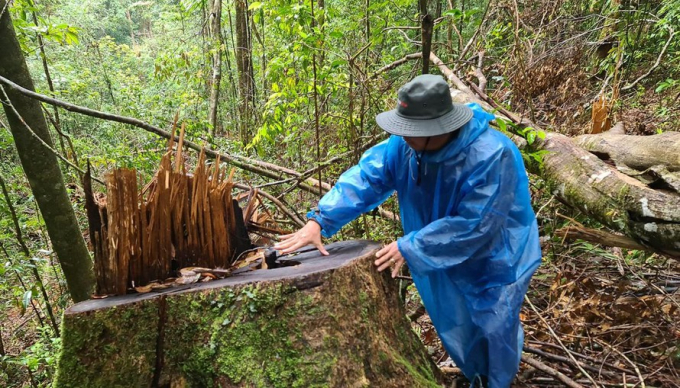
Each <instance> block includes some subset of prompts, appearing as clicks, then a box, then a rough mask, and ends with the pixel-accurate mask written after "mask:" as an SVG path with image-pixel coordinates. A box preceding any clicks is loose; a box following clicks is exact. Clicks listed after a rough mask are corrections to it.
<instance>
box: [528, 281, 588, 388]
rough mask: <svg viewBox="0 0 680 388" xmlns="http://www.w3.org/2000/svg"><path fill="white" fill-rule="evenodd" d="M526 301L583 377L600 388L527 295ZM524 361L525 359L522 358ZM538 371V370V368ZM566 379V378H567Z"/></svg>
mask: <svg viewBox="0 0 680 388" xmlns="http://www.w3.org/2000/svg"><path fill="white" fill-rule="evenodd" d="M524 300H525V301H526V302H527V304H529V306H531V309H532V310H534V313H536V315H537V316H538V318H539V319H540V320H541V322H543V324H544V325H545V327H546V328H548V331H549V332H550V334H551V335H552V336H553V338H555V340H557V343H559V344H560V346H561V347H562V349H563V350H564V351H565V352H566V353H567V355H568V356H569V358H570V359H571V360H572V361H573V362H574V364H576V366H577V367H578V369H579V370H580V371H581V373H583V375H584V376H586V377H587V378H588V380H590V382H591V383H593V387H595V388H598V385H597V383H596V382H595V380H593V378H592V377H591V376H590V375H589V374H588V372H586V371H585V369H583V368H582V367H581V364H579V362H578V361H576V359H575V358H574V356H573V355H572V354H571V353H570V352H569V350H568V349H567V347H566V346H564V343H562V340H561V339H560V337H559V336H558V335H557V334H555V331H554V330H553V329H552V327H551V326H550V324H548V322H546V320H545V318H543V316H542V315H541V313H539V312H538V310H537V309H536V306H534V304H533V303H531V300H530V299H529V297H528V296H526V295H524ZM522 360H524V357H522ZM525 361H526V360H525ZM534 361H536V360H534ZM527 363H528V364H529V365H531V363H529V362H527ZM532 366H533V365H532ZM537 369H538V368H537ZM565 377H566V376H565Z"/></svg>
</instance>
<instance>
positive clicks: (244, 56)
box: [235, 0, 255, 144]
mask: <svg viewBox="0 0 680 388" xmlns="http://www.w3.org/2000/svg"><path fill="white" fill-rule="evenodd" d="M235 3H236V66H237V68H238V80H239V81H238V86H239V87H238V90H239V115H240V118H239V119H240V120H239V127H240V135H241V142H242V143H244V144H246V143H248V142H249V141H250V130H249V128H248V125H249V123H250V116H251V114H252V112H250V109H249V108H250V107H252V106H253V104H254V101H255V95H254V93H255V83H254V82H255V81H254V79H253V65H252V59H251V47H250V31H249V30H248V4H247V2H246V1H245V0H236V2H235Z"/></svg>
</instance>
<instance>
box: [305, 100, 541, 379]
mask: <svg viewBox="0 0 680 388" xmlns="http://www.w3.org/2000/svg"><path fill="white" fill-rule="evenodd" d="M468 106H469V107H470V108H471V109H472V110H473V112H474V115H473V118H472V119H471V120H470V121H469V122H468V123H467V124H466V125H464V126H463V127H462V128H461V129H460V130H459V134H458V136H457V137H456V138H455V139H453V140H452V141H450V142H449V143H448V144H447V145H446V146H444V147H443V148H442V149H440V150H438V151H436V152H430V153H425V154H424V155H423V157H422V159H421V161H420V165H421V166H420V167H421V169H418V163H417V160H416V157H415V156H414V155H415V152H414V151H413V150H412V149H411V148H410V147H409V146H408V144H406V142H405V141H404V139H403V138H401V137H399V136H391V137H390V138H389V139H388V140H386V141H384V142H382V143H380V144H378V145H376V146H374V147H372V148H371V149H369V150H367V151H366V152H365V153H364V155H363V156H362V158H361V160H360V161H359V164H358V165H357V166H354V167H352V168H350V169H349V170H348V171H347V172H345V173H344V174H342V176H341V177H340V178H339V180H338V182H337V184H336V185H335V186H334V187H333V189H332V190H331V191H329V192H328V193H327V194H326V195H325V196H324V197H323V198H322V199H321V200H320V201H319V206H318V211H316V212H310V213H309V214H308V217H310V218H314V219H315V220H316V221H317V222H318V223H319V225H321V228H322V234H323V235H324V236H325V237H330V236H331V235H333V234H335V233H336V232H337V231H338V230H339V229H340V228H341V227H342V226H343V225H345V224H347V223H348V222H350V221H351V220H353V219H354V218H356V217H357V216H359V215H360V214H361V213H364V212H367V211H370V210H372V209H374V208H376V207H377V206H378V205H379V204H381V203H382V202H384V201H385V200H386V199H387V198H388V197H389V196H390V195H391V194H392V193H394V192H395V191H396V193H397V195H398V198H399V205H400V214H401V222H402V226H403V228H404V236H403V237H401V238H399V239H398V240H397V244H398V247H399V252H400V253H401V254H402V256H403V257H404V259H405V260H406V262H407V264H408V267H409V269H410V271H411V275H412V277H413V281H414V283H415V285H416V287H417V289H418V293H419V294H420V296H421V298H422V301H423V304H424V306H425V308H426V309H427V312H428V313H429V315H430V318H431V320H432V323H433V325H434V326H435V328H436V329H437V333H438V334H439V336H440V338H441V340H442V344H443V345H444V347H445V349H446V351H447V353H448V354H449V355H450V356H451V358H452V359H453V361H454V362H455V363H456V365H457V366H458V367H460V368H461V370H462V371H463V373H464V374H465V375H466V376H467V377H468V378H469V379H470V380H472V379H474V378H475V377H477V376H487V377H488V379H489V383H490V387H493V388H504V387H508V386H510V383H511V382H512V379H513V378H514V376H515V374H516V373H517V370H518V368H519V362H520V356H521V354H522V346H523V341H524V336H523V331H522V326H521V323H520V321H519V311H520V308H521V305H522V302H523V298H524V295H525V293H526V291H527V287H528V285H529V281H530V279H531V276H532V275H533V273H534V271H535V270H536V268H537V267H538V265H539V263H540V262H541V249H540V244H539V240H538V227H537V224H536V217H535V215H534V212H533V210H532V208H531V198H530V195H529V180H528V178H527V174H526V171H525V169H524V163H523V161H522V156H521V154H520V152H519V150H518V149H517V147H516V146H515V145H514V144H513V143H512V141H510V139H508V138H507V137H506V136H505V135H503V134H501V133H499V132H498V131H495V130H493V129H490V128H489V126H488V123H489V121H490V120H492V119H493V115H491V114H489V113H487V112H485V111H484V110H483V109H482V108H481V107H480V106H479V105H477V104H468ZM419 174H420V175H419Z"/></svg>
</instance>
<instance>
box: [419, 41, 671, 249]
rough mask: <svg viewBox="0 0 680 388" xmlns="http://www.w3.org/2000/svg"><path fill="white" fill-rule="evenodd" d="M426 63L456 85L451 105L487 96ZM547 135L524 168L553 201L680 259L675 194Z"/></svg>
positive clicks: (563, 138) (506, 114)
mask: <svg viewBox="0 0 680 388" xmlns="http://www.w3.org/2000/svg"><path fill="white" fill-rule="evenodd" d="M430 58H431V59H432V60H433V62H435V63H436V64H437V65H438V66H439V68H440V70H442V72H444V73H446V74H447V79H449V80H450V81H451V82H453V83H454V85H453V86H452V88H454V87H455V88H456V89H457V90H452V97H453V98H454V101H457V102H479V101H480V99H484V98H483V97H486V96H477V95H475V94H474V93H473V92H472V89H470V87H468V86H467V85H465V84H464V83H463V81H462V80H460V79H459V78H458V77H456V76H455V74H453V73H452V72H451V70H450V69H448V68H446V67H445V66H444V65H443V63H442V62H441V61H440V60H438V58H437V57H436V56H435V55H434V54H431V55H430ZM471 86H475V85H471ZM487 98H488V97H487ZM484 105H486V104H484ZM487 106H488V105H487ZM503 114H504V117H506V118H509V119H510V120H512V121H513V122H515V123H516V124H521V125H526V124H527V122H526V121H525V120H521V119H517V118H518V116H517V115H515V114H513V113H511V112H505V111H504V112H503ZM517 121H521V122H517ZM532 126H533V128H534V129H536V130H541V128H540V127H538V126H536V125H532ZM544 132H545V131H544ZM545 134H546V136H545V139H539V138H536V140H535V141H534V142H533V143H532V144H531V145H529V144H526V145H524V147H526V148H527V150H528V151H529V152H537V151H547V153H546V154H545V155H544V156H543V157H542V162H541V163H532V164H529V165H528V166H527V167H528V168H529V169H530V170H531V171H532V172H534V173H536V174H538V175H540V176H541V177H542V178H543V179H545V180H546V181H547V182H548V183H549V184H550V185H551V186H552V187H553V190H554V193H555V195H556V196H557V198H559V199H560V200H561V201H562V202H563V203H565V204H567V205H568V206H571V207H573V208H577V209H579V210H581V211H582V212H583V213H585V214H587V215H588V216H590V217H592V218H594V219H595V220H597V221H599V222H601V223H603V224H605V225H606V226H608V227H609V228H611V229H613V230H615V231H618V232H620V233H623V234H625V235H627V236H629V237H631V238H633V239H635V240H636V241H637V242H639V243H641V244H642V245H644V246H648V247H650V248H652V249H654V250H656V251H658V252H662V253H665V254H668V255H672V256H680V196H679V195H677V194H676V193H673V192H668V191H662V190H654V189H652V188H650V187H647V186H646V185H644V184H642V183H640V182H639V181H637V180H635V179H633V178H631V177H629V176H627V175H624V174H623V173H621V172H619V171H618V170H617V169H616V168H614V167H612V166H610V165H608V164H607V163H605V162H604V161H602V160H600V159H599V158H598V157H597V156H596V155H594V154H592V153H590V152H588V151H586V150H585V149H583V148H580V147H578V146H577V145H576V144H575V143H574V141H572V139H570V138H568V137H566V136H564V135H560V134H557V133H552V132H545ZM603 136H604V135H603ZM673 151H675V156H676V157H677V154H678V153H679V152H678V150H677V147H676V148H675V149H674V150H672V151H669V155H673ZM669 160H671V159H669ZM671 165H673V164H671Z"/></svg>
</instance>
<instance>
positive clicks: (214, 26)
mask: <svg viewBox="0 0 680 388" xmlns="http://www.w3.org/2000/svg"><path fill="white" fill-rule="evenodd" d="M210 17H211V20H210V37H211V41H212V50H213V54H212V79H211V82H210V100H209V104H210V108H209V111H208V122H209V123H210V133H211V134H212V135H213V136H215V134H216V133H217V130H218V128H217V127H218V123H217V110H218V105H219V99H220V83H221V82H222V52H223V50H222V46H223V41H224V40H223V39H222V0H213V7H212V12H211V15H210Z"/></svg>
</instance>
